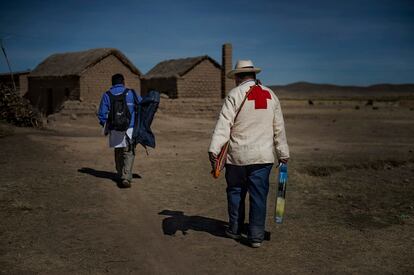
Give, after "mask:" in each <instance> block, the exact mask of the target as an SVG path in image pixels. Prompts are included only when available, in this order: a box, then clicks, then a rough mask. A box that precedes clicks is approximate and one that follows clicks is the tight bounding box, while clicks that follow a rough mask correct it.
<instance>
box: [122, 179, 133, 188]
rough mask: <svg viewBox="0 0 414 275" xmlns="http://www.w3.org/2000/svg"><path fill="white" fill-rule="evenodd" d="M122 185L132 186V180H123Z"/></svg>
mask: <svg viewBox="0 0 414 275" xmlns="http://www.w3.org/2000/svg"><path fill="white" fill-rule="evenodd" d="M121 186H122V187H123V188H130V187H131V182H130V181H129V180H122V183H121Z"/></svg>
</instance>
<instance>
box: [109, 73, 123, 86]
mask: <svg viewBox="0 0 414 275" xmlns="http://www.w3.org/2000/svg"><path fill="white" fill-rule="evenodd" d="M116 84H124V76H123V75H122V74H114V75H113V76H112V85H116Z"/></svg>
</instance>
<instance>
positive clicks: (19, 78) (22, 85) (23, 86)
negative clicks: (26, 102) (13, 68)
mask: <svg viewBox="0 0 414 275" xmlns="http://www.w3.org/2000/svg"><path fill="white" fill-rule="evenodd" d="M29 73H30V70H26V71H19V72H13V80H14V85H16V90H17V93H18V94H19V95H20V96H24V95H25V94H26V93H27V90H28V81H27V76H28V75H29ZM0 83H1V85H4V86H7V87H11V88H13V81H12V76H11V74H10V73H1V74H0Z"/></svg>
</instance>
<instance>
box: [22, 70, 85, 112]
mask: <svg viewBox="0 0 414 275" xmlns="http://www.w3.org/2000/svg"><path fill="white" fill-rule="evenodd" d="M28 88H29V92H28V93H27V94H26V97H27V98H28V99H29V100H30V102H31V103H32V105H33V106H35V107H36V108H37V109H38V110H39V111H40V112H42V113H44V114H47V115H49V114H51V113H54V112H56V111H58V110H59V109H60V108H61V106H62V104H63V102H64V101H65V100H76V99H79V92H80V91H79V77H77V76H67V77H28Z"/></svg>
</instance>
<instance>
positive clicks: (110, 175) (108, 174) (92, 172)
mask: <svg viewBox="0 0 414 275" xmlns="http://www.w3.org/2000/svg"><path fill="white" fill-rule="evenodd" d="M78 172H79V173H83V174H88V175H91V176H94V177H97V178H102V179H110V180H112V181H113V182H115V183H117V184H118V183H119V177H118V175H117V173H114V172H108V171H102V170H95V169H93V168H88V167H83V168H81V169H78ZM132 178H134V179H140V178H141V176H140V175H138V174H133V175H132Z"/></svg>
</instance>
